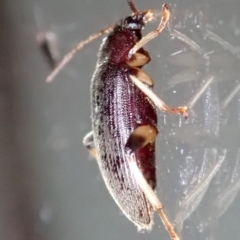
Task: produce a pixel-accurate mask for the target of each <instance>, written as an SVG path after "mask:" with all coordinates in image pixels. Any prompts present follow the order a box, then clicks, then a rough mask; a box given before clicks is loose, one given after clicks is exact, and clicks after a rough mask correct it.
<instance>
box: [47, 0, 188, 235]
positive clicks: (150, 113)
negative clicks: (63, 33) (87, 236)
mask: <svg viewBox="0 0 240 240" xmlns="http://www.w3.org/2000/svg"><path fill="white" fill-rule="evenodd" d="M127 2H128V4H129V6H130V8H131V10H132V12H133V13H132V15H131V16H128V17H126V18H125V19H124V20H121V21H120V22H119V23H118V24H116V25H115V26H110V27H108V28H107V29H105V30H102V31H100V32H99V33H97V34H95V35H92V36H90V37H89V38H88V39H87V40H85V41H82V42H80V43H79V45H78V46H77V47H76V48H75V49H74V50H72V52H70V53H69V54H68V55H66V57H65V58H64V59H63V61H62V63H60V65H59V66H58V67H57V68H56V70H55V71H53V73H52V74H51V75H50V76H49V77H48V79H47V81H50V80H51V79H52V78H53V77H54V76H55V75H56V74H57V73H58V71H59V70H60V69H61V68H62V67H63V65H65V64H66V63H67V62H68V61H69V60H70V59H71V58H72V56H73V55H74V54H75V52H76V51H78V50H79V49H81V48H82V47H83V46H84V45H85V44H87V43H89V42H90V41H92V40H93V39H94V38H96V37H98V36H100V35H102V34H103V33H106V32H110V34H109V35H108V36H107V37H106V38H105V39H104V40H103V43H102V45H101V48H100V50H99V54H98V61H97V65H96V66H97V67H96V70H95V73H94V75H93V78H92V81H91V118H92V132H90V133H89V134H87V135H86V137H85V138H84V140H83V143H84V145H85V146H86V147H87V148H88V149H89V151H90V153H91V154H92V155H93V156H94V157H95V158H96V159H97V162H98V165H99V168H100V170H101V174H102V177H103V179H104V182H105V184H106V186H107V188H108V190H109V192H110V194H111V196H112V197H113V199H114V200H115V202H116V203H117V205H118V206H119V207H120V209H121V210H122V211H123V213H124V214H125V215H126V216H127V217H128V218H129V219H130V220H131V221H132V222H133V223H134V224H135V225H137V226H138V228H139V229H151V227H152V224H153V212H154V210H157V211H158V213H159V215H160V217H161V219H162V222H163V224H164V226H165V228H166V229H167V231H168V233H169V235H170V238H171V239H174V240H176V239H178V236H177V234H176V233H175V232H174V229H173V227H172V225H171V223H170V222H169V221H168V219H167V217H166V216H165V214H164V212H163V209H162V204H161V203H160V201H159V200H158V198H157V196H156V195H155V193H154V190H155V187H156V169H155V138H156V135H157V134H158V129H157V114H156V107H158V108H159V109H160V110H162V111H167V112H170V113H177V114H181V115H183V116H184V117H187V107H185V106H184V107H178V108H170V107H168V106H167V105H166V104H165V103H164V102H163V101H162V100H160V99H159V98H158V97H157V96H156V95H155V94H154V93H153V92H152V86H153V81H152V79H151V78H150V77H149V76H148V75H147V74H146V73H145V72H144V71H142V70H141V68H142V67H143V66H144V65H145V64H147V63H148V62H149V61H150V56H149V54H148V52H146V51H145V50H144V49H143V48H142V47H143V46H144V45H145V44H146V43H147V42H148V41H150V40H151V39H153V38H154V37H156V36H157V35H159V34H160V32H161V31H162V30H163V29H164V27H165V26H166V24H167V22H168V20H169V17H170V12H169V10H168V6H167V5H166V4H165V5H163V6H162V19H161V22H160V24H159V26H158V28H157V29H156V30H154V31H152V32H150V33H149V34H147V35H146V36H145V37H143V38H142V34H141V31H142V28H143V27H144V25H145V23H147V22H149V21H151V20H152V17H153V13H152V11H151V10H147V11H139V10H137V9H136V7H135V6H134V4H133V2H132V1H131V0H127Z"/></svg>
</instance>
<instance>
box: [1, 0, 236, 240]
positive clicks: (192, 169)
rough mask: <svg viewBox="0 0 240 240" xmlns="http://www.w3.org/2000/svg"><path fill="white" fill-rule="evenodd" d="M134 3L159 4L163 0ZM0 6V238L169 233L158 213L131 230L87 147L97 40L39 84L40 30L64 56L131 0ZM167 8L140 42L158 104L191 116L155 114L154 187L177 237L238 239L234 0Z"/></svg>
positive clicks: (46, 68) (45, 68) (88, 239)
mask: <svg viewBox="0 0 240 240" xmlns="http://www.w3.org/2000/svg"><path fill="white" fill-rule="evenodd" d="M135 2H136V5H137V7H138V8H139V9H147V8H153V9H156V10H157V9H160V7H161V5H162V3H163V2H159V1H153V0H152V1H143V0H135ZM0 5H1V8H0V31H1V37H0V55H1V61H0V86H1V87H0V144H1V145H0V149H1V151H0V159H1V165H0V166H1V167H0V213H1V214H0V238H1V239H6V240H8V239H9V240H10V239H11V240H12V239H14V240H33V239H37V240H43V239H44V240H47V239H49V240H76V239H83V240H94V239H99V240H101V239H104V240H106V239H114V240H118V239H148V240H150V239H169V238H168V235H167V234H166V231H165V229H164V228H163V226H162V224H161V222H160V220H159V219H158V217H157V216H156V217H155V225H154V227H153V230H152V231H151V232H150V233H144V234H140V233H138V232H137V229H136V228H135V226H134V225H133V224H132V223H130V222H129V221H128V220H127V219H126V218H125V217H124V216H123V214H122V213H121V212H120V210H119V209H118V207H117V206H116V204H115V203H114V201H113V200H112V199H111V197H110V195H109V194H108V192H107V190H106V188H105V186H104V184H103V181H102V178H101V175H100V172H99V170H98V166H97V164H96V162H95V160H94V159H92V158H91V157H90V156H89V154H88V152H87V150H86V149H85V148H84V147H83V146H82V139H83V137H84V136H85V134H86V133H87V132H89V131H90V130H91V120H90V100H89V98H90V94H89V86H90V80H91V76H92V73H93V71H94V68H95V63H96V55H97V51H98V48H99V45H100V43H101V39H98V40H96V41H94V42H92V43H91V44H90V45H88V46H86V47H85V49H83V50H82V51H81V52H80V53H78V54H77V55H76V56H75V58H74V59H73V60H72V61H71V63H69V64H68V65H67V66H66V68H65V69H64V70H63V71H62V72H61V73H60V74H59V76H58V77H57V78H56V79H55V81H54V82H52V83H51V84H47V83H45V78H46V76H47V75H48V74H49V73H50V69H51V67H52V65H51V62H50V64H49V61H47V60H46V58H45V56H44V55H43V54H42V52H41V50H40V47H39V41H40V40H41V39H42V36H46V35H45V34H46V33H49V32H51V33H53V34H54V35H55V37H56V38H57V41H56V42H55V39H53V40H52V41H51V43H52V44H53V46H56V49H57V51H59V54H60V56H61V57H62V56H63V55H64V54H65V53H67V52H68V51H69V50H70V49H72V47H73V46H75V45H76V43H77V42H78V41H80V40H82V39H84V38H86V37H87V36H89V35H90V34H92V33H94V32H96V31H98V30H100V29H103V28H105V27H106V26H108V25H110V24H112V23H114V22H116V21H117V20H119V19H121V18H123V17H125V16H126V15H127V14H129V12H130V11H129V9H128V6H127V4H126V2H125V1H124V0H114V1H107V0H101V1H85V0H81V1H73V0H68V1H62V0H55V1H47V0H35V1H31V0H22V1H11V0H9V1H7V0H4V1H1V3H0ZM170 8H171V12H172V21H171V26H170V31H167V30H164V32H163V33H162V34H161V36H159V37H158V38H156V39H154V40H153V41H151V42H150V43H148V44H147V45H146V49H147V50H148V51H149V53H150V54H151V57H152V61H151V62H150V63H149V64H148V66H146V67H144V69H145V71H146V72H147V73H148V74H149V75H150V76H151V77H152V78H153V80H154V82H155V86H154V90H155V92H156V93H157V94H158V95H159V96H161V98H162V99H164V101H165V102H167V103H168V104H169V105H173V106H178V105H184V104H187V105H188V106H189V107H190V108H191V109H190V111H189V119H188V120H184V119H182V118H181V117H178V116H172V115H169V114H165V113H159V133H160V134H159V136H158V138H157V149H158V152H157V177H158V188H157V191H158V196H159V197H160V199H161V200H162V202H163V204H164V209H165V211H166V213H167V215H168V216H169V218H170V219H171V221H172V222H174V225H175V228H176V229H177V231H178V233H179V235H180V236H181V239H182V240H192V239H194V240H197V239H199V240H203V239H211V240H225V239H229V240H230V239H238V238H239V220H240V215H239V201H240V197H239V194H238V193H239V188H240V176H239V172H240V166H239V164H240V141H239V135H240V131H239V129H240V126H239V125H240V41H239V39H240V17H239V9H240V2H239V1H238V0H232V1H228V2H225V1H223V0H208V1H206V0H205V1H201V2H200V1H197V0H192V1H187V0H179V1H172V2H171V5H170ZM158 21H159V19H156V21H153V22H152V23H150V24H148V25H147V26H146V28H145V29H144V33H147V32H149V31H151V29H154V28H156V26H157V25H158ZM48 36H49V35H48ZM51 39H52V38H51ZM55 43H56V44H57V45H55ZM57 54H58V53H57ZM56 58H57V59H58V56H57V57H56Z"/></svg>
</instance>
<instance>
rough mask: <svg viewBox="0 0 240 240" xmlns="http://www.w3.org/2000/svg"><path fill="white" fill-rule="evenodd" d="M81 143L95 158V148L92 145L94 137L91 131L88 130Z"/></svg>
mask: <svg viewBox="0 0 240 240" xmlns="http://www.w3.org/2000/svg"><path fill="white" fill-rule="evenodd" d="M83 145H84V146H85V147H86V148H87V149H88V152H89V153H90V154H91V155H92V156H93V157H94V158H95V159H97V156H96V150H95V145H94V137H93V131H91V132H89V133H88V134H87V135H86V136H85V137H84V138H83Z"/></svg>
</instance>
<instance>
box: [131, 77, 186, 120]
mask: <svg viewBox="0 0 240 240" xmlns="http://www.w3.org/2000/svg"><path fill="white" fill-rule="evenodd" d="M130 78H131V80H132V81H133V83H134V84H136V86H137V87H138V88H139V89H140V90H141V91H142V92H143V93H144V94H145V95H146V96H148V97H149V98H150V99H151V100H152V101H153V103H154V104H155V105H156V106H157V107H158V108H159V109H160V110H161V111H162V112H169V113H175V114H180V115H182V116H183V117H184V118H187V116H188V115H187V107H186V106H181V107H177V108H173V107H169V106H168V105H167V104H166V103H164V102H163V101H162V100H161V99H160V98H159V97H158V96H157V95H156V94H155V93H154V92H153V91H152V90H151V89H150V88H149V87H147V86H146V85H145V84H144V83H142V81H141V80H140V79H138V78H137V77H136V76H134V75H130Z"/></svg>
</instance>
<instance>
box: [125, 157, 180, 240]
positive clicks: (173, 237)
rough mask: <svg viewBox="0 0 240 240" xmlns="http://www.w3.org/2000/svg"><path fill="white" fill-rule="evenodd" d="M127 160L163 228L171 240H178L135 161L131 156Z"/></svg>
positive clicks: (157, 199)
mask: <svg viewBox="0 0 240 240" xmlns="http://www.w3.org/2000/svg"><path fill="white" fill-rule="evenodd" d="M127 159H128V161H129V167H130V169H131V172H132V173H133V174H134V177H135V179H136V180H137V183H138V185H139V187H140V188H141V189H142V191H143V192H144V194H145V196H146V198H147V199H148V201H149V202H150V204H151V205H152V207H153V208H154V209H155V210H156V211H157V212H158V214H159V217H160V218H161V220H162V223H163V225H164V227H165V228H166V230H167V231H168V234H169V236H170V238H171V240H179V237H178V236H177V234H176V233H175V231H174V228H173V226H172V224H171V223H170V221H169V220H168V218H167V216H166V215H165V213H164V211H163V207H162V203H161V202H160V200H159V198H158V197H157V195H156V194H155V192H154V190H153V189H152V188H151V187H150V186H149V184H148V183H147V181H146V179H145V178H144V176H143V174H142V172H141V171H140V169H139V168H138V166H137V163H136V161H134V159H133V157H132V154H130V155H128V156H127Z"/></svg>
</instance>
